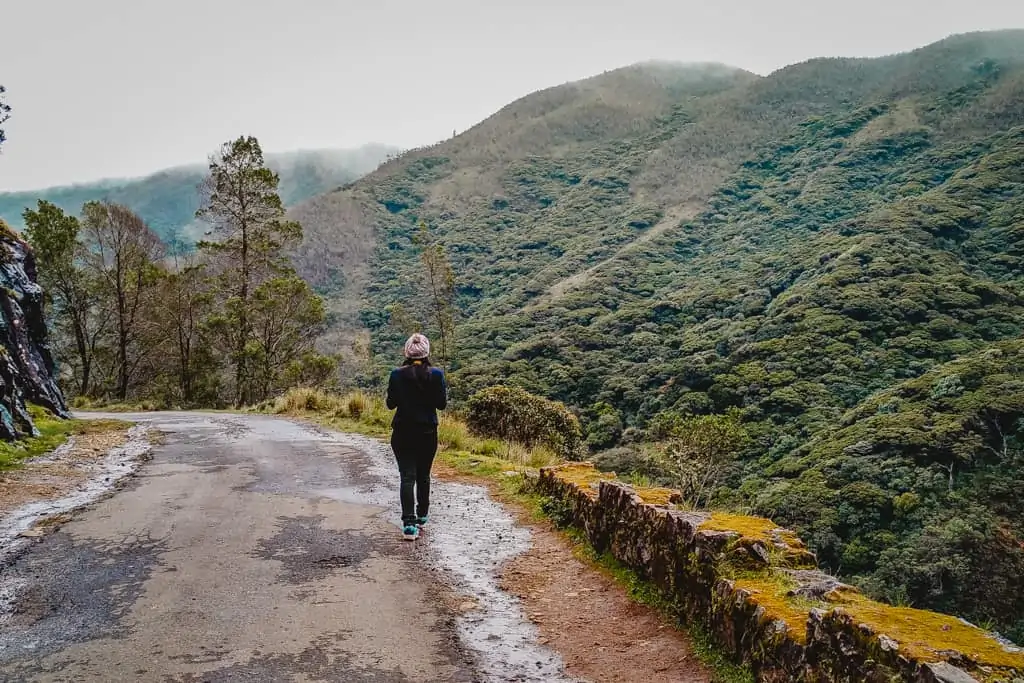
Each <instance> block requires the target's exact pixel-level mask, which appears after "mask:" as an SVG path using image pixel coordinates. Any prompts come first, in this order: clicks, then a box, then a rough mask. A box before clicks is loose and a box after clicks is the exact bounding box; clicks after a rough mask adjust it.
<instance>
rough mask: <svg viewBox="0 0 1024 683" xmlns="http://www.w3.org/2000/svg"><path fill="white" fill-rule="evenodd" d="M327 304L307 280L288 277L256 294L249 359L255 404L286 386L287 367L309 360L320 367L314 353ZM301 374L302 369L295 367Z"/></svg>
mask: <svg viewBox="0 0 1024 683" xmlns="http://www.w3.org/2000/svg"><path fill="white" fill-rule="evenodd" d="M324 315H325V314H324V304H323V301H322V300H321V299H320V297H318V296H316V295H314V294H313V292H312V291H311V290H310V288H309V285H308V284H306V282H305V280H303V279H302V278H300V277H298V276H296V275H285V276H281V277H276V278H273V279H270V280H267V281H266V282H264V283H263V284H261V285H260V286H259V287H257V288H256V291H254V292H253V297H252V310H251V317H250V319H251V321H252V326H253V339H252V340H251V341H250V342H249V350H248V354H247V355H248V356H249V357H250V358H252V359H254V360H255V361H256V363H255V364H254V367H253V368H252V370H253V372H252V373H251V374H252V387H251V388H250V395H251V398H252V400H253V401H257V402H258V401H263V400H265V399H267V398H269V397H270V396H271V395H272V394H273V392H275V391H280V390H282V389H283V388H284V387H282V386H281V385H280V380H281V377H282V375H283V372H284V370H285V369H286V368H288V367H289V365H291V364H292V363H294V362H295V361H296V360H297V359H300V358H303V357H306V358H307V361H306V363H305V364H306V365H308V366H316V365H320V364H321V361H320V360H319V359H320V356H318V355H317V354H314V353H313V345H314V343H315V341H316V338H317V336H319V334H320V333H321V332H322V331H323V322H324ZM293 371H298V372H299V374H300V375H302V374H304V373H303V372H302V370H300V369H298V368H293Z"/></svg>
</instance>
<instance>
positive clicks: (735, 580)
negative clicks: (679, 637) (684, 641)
mask: <svg viewBox="0 0 1024 683" xmlns="http://www.w3.org/2000/svg"><path fill="white" fill-rule="evenodd" d="M535 486H536V489H537V491H538V492H539V493H541V494H542V495H544V496H547V498H548V502H547V503H546V507H547V509H548V512H549V514H551V515H552V517H553V518H555V521H556V522H558V523H561V524H567V525H572V526H575V527H577V528H578V529H580V530H581V531H583V533H584V534H585V535H586V537H587V539H588V540H589V541H590V543H591V544H592V545H593V546H594V548H595V549H596V550H597V551H598V552H599V553H610V554H611V555H612V556H613V557H615V558H616V559H617V560H618V561H619V562H621V563H623V564H624V565H626V566H628V567H630V568H631V569H633V570H635V571H636V572H637V573H638V574H640V575H641V576H642V577H643V578H644V579H646V580H647V581H649V582H650V583H651V584H652V585H653V586H654V587H655V588H657V589H658V591H659V592H660V593H661V595H662V597H663V599H664V600H665V602H666V603H667V604H669V605H672V606H674V608H675V609H676V610H677V611H678V616H679V618H680V619H682V620H684V621H688V622H698V623H701V624H702V625H704V626H705V627H706V628H707V630H708V631H709V632H710V633H712V634H713V636H714V637H715V638H716V639H717V641H718V642H719V644H720V645H721V646H722V647H724V648H725V649H726V650H727V651H729V652H730V653H731V654H733V655H734V656H735V657H736V658H737V659H741V660H744V661H746V662H747V663H748V664H750V665H751V667H752V668H753V670H754V672H755V674H756V676H757V680H758V681H762V682H765V683H783V682H786V681H804V682H805V683H861V682H864V681H869V682H871V683H876V682H877V683H882V682H883V681H884V682H886V683H892V682H894V681H907V682H908V683H1021V682H1024V650H1022V649H1021V648H1019V647H1016V646H1015V645H1013V644H1012V643H1010V642H1008V641H1006V640H1004V639H1002V638H1000V637H999V636H998V635H996V634H993V633H989V632H986V631H984V630H982V629H980V628H978V627H976V626H973V625H971V624H969V623H967V622H965V621H963V620H961V619H957V618H955V617H952V616H948V615H944V614H937V613H935V612H927V611H924V610H918V609H911V608H908V607H894V606H890V605H884V604H881V603H877V602H874V601H872V600H870V599H868V598H867V597H866V596H865V595H863V594H861V593H860V592H859V591H857V590H856V589H855V588H853V587H852V586H848V585H845V584H843V583H841V582H840V581H838V580H836V579H835V578H834V577H832V576H829V575H828V574H825V573H823V572H821V571H818V570H817V568H816V566H815V565H816V561H815V557H814V555H813V554H812V553H810V552H809V551H808V550H807V548H806V546H805V545H804V544H803V542H801V540H800V539H799V538H797V537H796V535H795V534H793V533H792V532H790V531H787V530H785V529H780V528H778V527H777V526H776V525H775V524H773V523H772V522H771V521H770V520H767V519H762V518H759V517H746V516H743V515H733V514H726V513H721V512H715V513H711V512H699V511H687V510H683V509H681V508H680V507H678V506H677V505H675V504H674V501H677V500H678V499H679V492H678V491H673V490H670V489H645V488H634V487H631V486H627V485H626V484H624V483H622V482H619V481H616V480H615V475H614V474H605V473H602V472H599V471H598V470H596V469H595V468H594V467H593V466H592V465H591V464H590V463H570V464H567V465H562V466H559V467H553V468H546V469H543V470H541V474H540V478H539V479H538V480H537V481H536V484H535Z"/></svg>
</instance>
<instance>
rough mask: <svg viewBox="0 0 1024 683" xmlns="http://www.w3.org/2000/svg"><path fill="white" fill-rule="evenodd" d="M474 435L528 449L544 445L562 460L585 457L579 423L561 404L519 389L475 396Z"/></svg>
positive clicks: (497, 388) (469, 416)
mask: <svg viewBox="0 0 1024 683" xmlns="http://www.w3.org/2000/svg"><path fill="white" fill-rule="evenodd" d="M467 408H468V410H467V420H466V421H467V423H468V424H469V428H470V430H472V431H473V433H474V434H476V435H478V436H482V437H494V438H498V439H508V440H509V441H515V442H517V443H520V444H522V445H524V446H526V447H527V448H532V447H534V446H537V445H544V446H547V447H548V448H550V449H551V450H552V451H554V452H555V453H556V454H557V455H558V456H559V457H562V458H566V459H569V460H579V459H581V458H582V456H583V455H584V454H585V452H586V450H585V447H584V445H583V432H582V430H581V429H580V422H579V420H578V419H577V417H576V416H575V415H573V414H572V413H571V412H570V411H569V409H568V408H566V407H565V405H563V404H562V403H559V402H557V401H551V400H548V399H546V398H543V397H541V396H535V395H533V394H531V393H529V392H528V391H524V390H523V389H519V388H517V387H506V386H494V387H488V388H486V389H483V390H481V391H479V392H477V393H476V394H474V395H473V396H472V397H471V398H470V399H469V402H468V405H467Z"/></svg>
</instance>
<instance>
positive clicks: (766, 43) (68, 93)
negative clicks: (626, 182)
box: [0, 0, 1024, 190]
mask: <svg viewBox="0 0 1024 683" xmlns="http://www.w3.org/2000/svg"><path fill="white" fill-rule="evenodd" d="M1019 27H1024V2H1021V1H1020V0H957V1H955V2H954V1H952V0H859V1H857V2H850V0H842V1H837V0H817V1H812V0H804V1H798V0H773V1H767V0H731V1H725V0H705V1H703V2H697V1H694V0H616V1H614V2H613V1H611V0H505V1H503V2H496V1H494V0H419V1H415V2H414V1H410V0H363V1H361V2H351V1H350V0H335V1H331V0H274V1H273V2H270V1H268V0H3V2H2V7H0V84H3V85H5V86H7V89H8V94H7V100H8V103H9V104H10V105H11V106H12V107H13V108H14V111H13V115H12V118H11V120H10V121H8V122H7V124H6V126H5V128H6V130H7V134H8V138H9V140H8V142H7V143H6V144H5V145H4V148H3V152H2V153H0V190H12V189H29V188H38V187H43V186H47V185H54V184H63V183H68V182H78V181H85V180H92V179H96V178H101V177H124V176H135V175H143V174H146V173H149V172H152V171H155V170H158V169H160V168H164V167H167V166H172V165H176V164H183V163H196V162H202V161H204V160H205V159H206V157H207V155H208V154H209V153H210V152H211V151H213V150H214V149H216V148H217V146H218V145H220V143H222V142H224V141H226V140H228V139H230V138H233V137H236V136H238V135H241V134H252V135H256V136H257V137H259V139H260V141H261V142H262V143H263V147H264V149H265V150H267V151H287V150H292V149H299V148H317V147H354V146H358V145H361V144H363V143H367V142H382V143H388V144H393V145H398V146H402V147H407V146H415V145H421V144H427V143H430V142H434V141H436V140H438V139H442V138H445V137H447V136H449V135H451V132H452V130H454V129H457V130H459V131H462V130H464V129H466V128H468V127H469V126H471V125H473V124H474V123H476V122H478V121H480V120H481V119H483V118H485V117H487V116H488V115H490V114H491V113H493V112H494V111H495V110H497V109H498V108H500V107H501V106H503V105H505V104H507V103H508V102H510V101H512V100H514V99H516V98H518V97H521V96H523V95H525V94H527V93H529V92H532V91H534V90H538V89H540V88H544V87H547V86H551V85H556V84H559V83H563V82H565V81H569V80H575V79H578V78H582V77H586V76H590V75H593V74H596V73H600V72H602V71H604V70H607V69H613V68H616V67H620V66H625V65H627V64H631V63H634V62H638V61H643V60H647V59H670V60H678V61H719V62H725V63H728V64H733V65H736V66H740V67H743V68H746V69H749V70H751V71H755V72H757V73H761V74H767V73H770V72H771V71H773V70H775V69H777V68H779V67H781V66H784V65H786V64H791V63H794V62H799V61H803V60H805V59H809V58H811V57H818V56H878V55H883V54H891V53H894V52H902V51H904V50H909V49H913V48H916V47H920V46H922V45H925V44H927V43H931V42H934V41H936V40H940V39H942V38H944V37H946V36H948V35H950V34H953V33H962V32H966V31H973V30H982V29H995V28H1019Z"/></svg>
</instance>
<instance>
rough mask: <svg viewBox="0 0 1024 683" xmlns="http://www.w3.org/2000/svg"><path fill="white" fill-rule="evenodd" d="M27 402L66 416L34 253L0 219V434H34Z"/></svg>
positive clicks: (11, 436) (5, 436)
mask: <svg viewBox="0 0 1024 683" xmlns="http://www.w3.org/2000/svg"><path fill="white" fill-rule="evenodd" d="M27 403H33V404H35V405H38V406H42V407H43V408H46V409H47V410H49V411H51V412H52V413H54V414H55V415H59V416H61V417H70V415H69V413H68V409H67V404H66V403H65V401H64V395H63V394H62V393H61V391H60V388H59V387H58V386H57V382H56V380H55V373H54V361H53V356H52V354H51V352H50V346H49V342H48V333H47V329H46V320H45V317H44V315H43V289H42V287H40V286H39V284H38V283H37V282H36V268H35V258H34V257H33V255H32V250H31V248H30V247H29V246H28V244H26V243H25V241H24V240H22V239H21V238H20V237H19V236H18V235H17V233H15V232H14V231H13V230H11V229H10V228H9V227H8V226H7V224H6V223H3V221H0V438H2V439H4V440H7V441H11V440H14V439H18V438H21V437H24V436H32V435H36V434H37V433H38V431H37V430H36V427H35V425H34V424H33V422H32V417H31V416H30V415H29V412H28V409H27V406H26V404H27Z"/></svg>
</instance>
